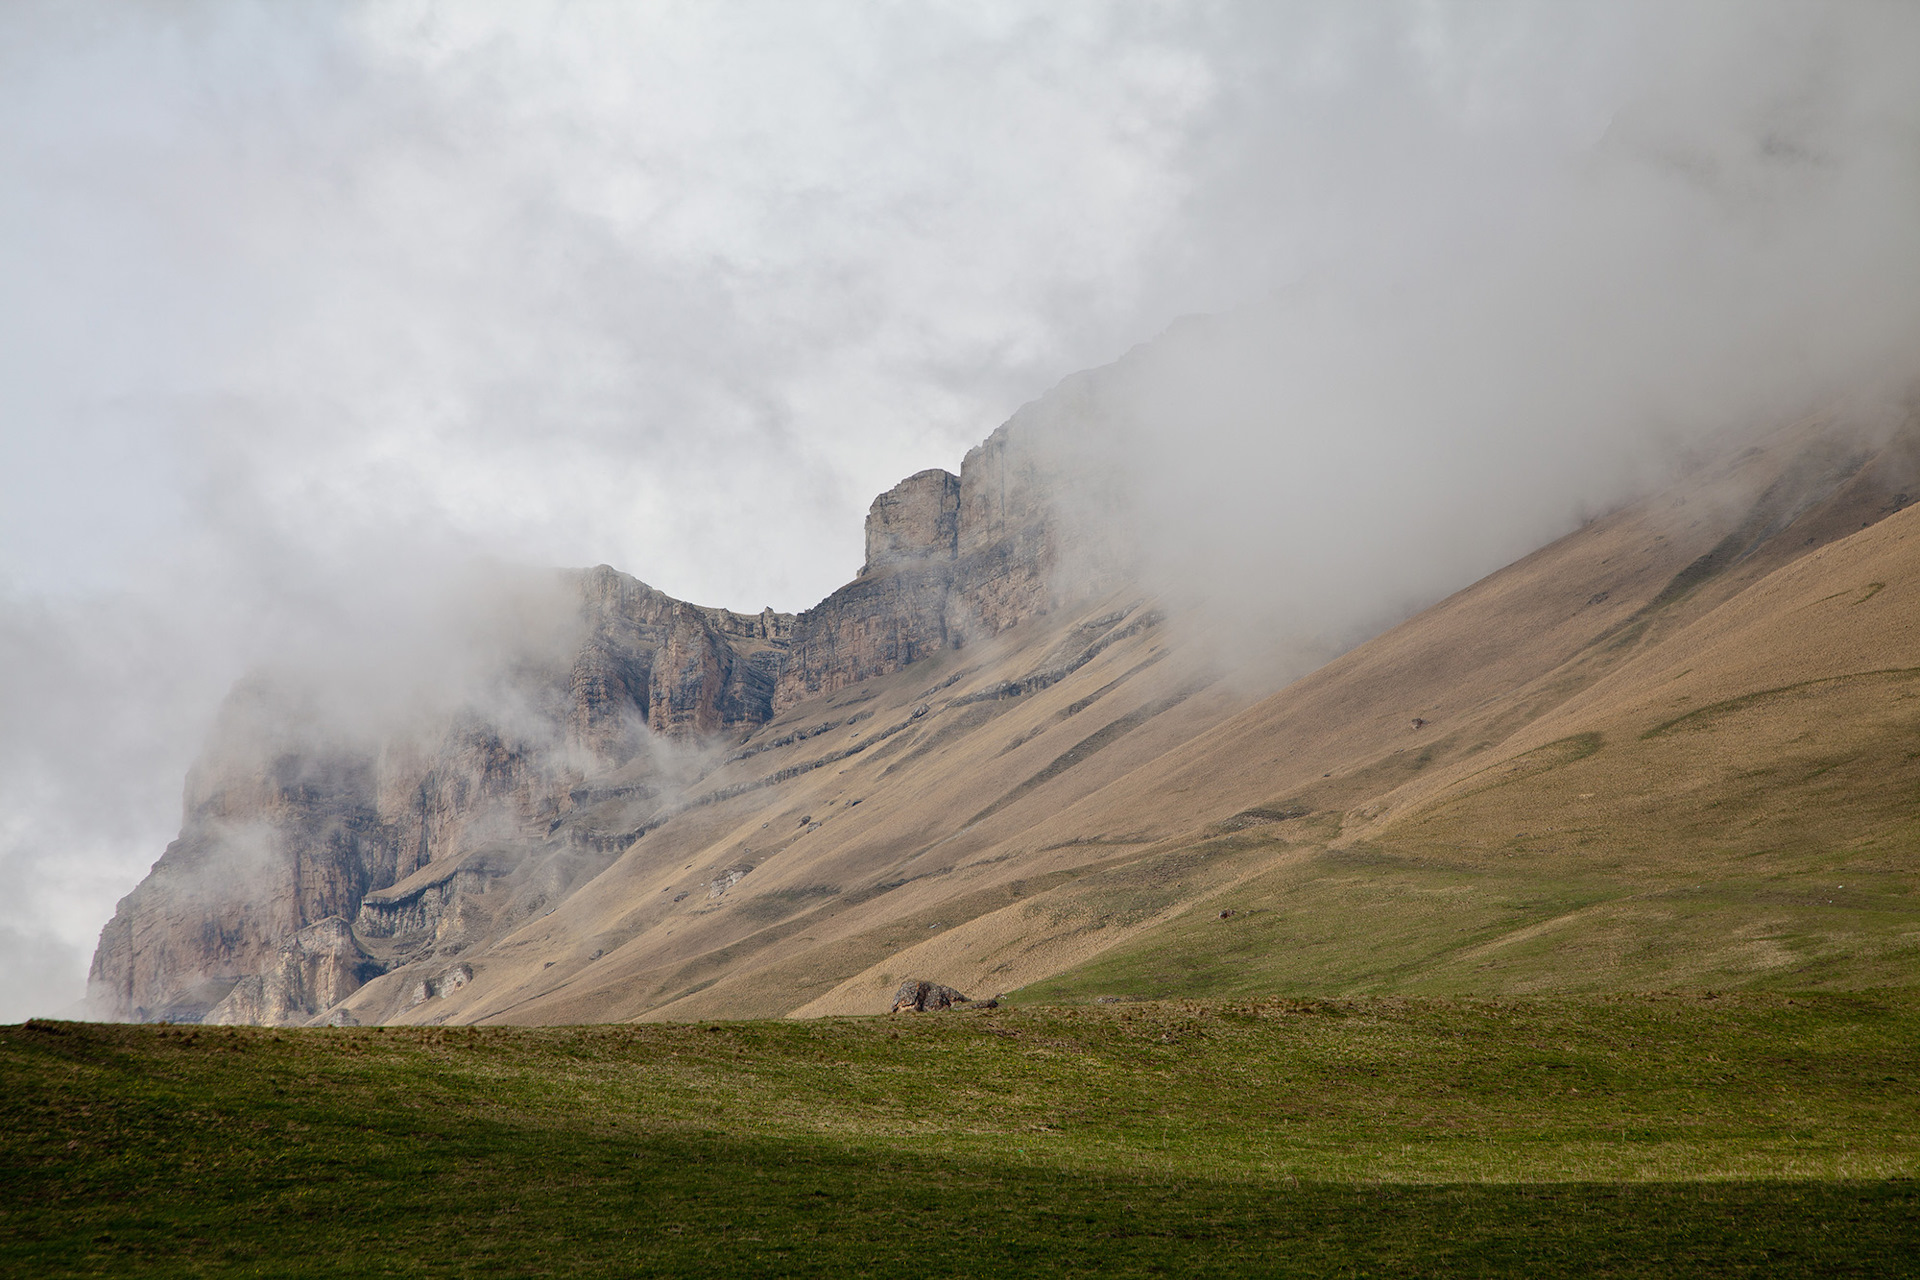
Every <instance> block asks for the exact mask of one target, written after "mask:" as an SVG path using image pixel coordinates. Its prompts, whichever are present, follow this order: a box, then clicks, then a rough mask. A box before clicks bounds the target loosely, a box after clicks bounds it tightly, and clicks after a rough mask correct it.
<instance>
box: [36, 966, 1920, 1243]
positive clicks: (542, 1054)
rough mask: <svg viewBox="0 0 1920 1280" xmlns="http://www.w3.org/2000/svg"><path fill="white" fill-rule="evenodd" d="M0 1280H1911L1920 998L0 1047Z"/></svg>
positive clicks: (410, 1032)
mask: <svg viewBox="0 0 1920 1280" xmlns="http://www.w3.org/2000/svg"><path fill="white" fill-rule="evenodd" d="M0 1133H4V1138H0V1273H3V1274H8V1275H37V1276H63V1275H214V1274H220V1275H230V1274H237V1275H275V1276H299V1275H359V1274H365V1275H409V1276H410V1275H563V1276H602V1275H605V1276H628V1275H676V1276H682V1275H721V1274H753V1275H821V1276H827V1275H902V1276H918V1275H984V1274H995V1275H1014V1274H1033V1273H1047V1274H1067V1275H1073V1274H1084V1275H1092V1274H1099V1275H1145V1274H1183V1275H1184V1274H1257V1275H1303V1276H1312V1275H1340V1276H1346V1275H1409V1274H1424V1275H1432V1274H1466V1275H1506V1274H1513V1275H1576V1274H1578V1275H1690V1276H1691V1275H1763V1274H1765V1275H1782V1274H1820V1275H1837V1274H1843V1275H1876V1276H1882V1275H1900V1274H1920V1260H1916V1259H1920V993H1915V992H1911V991H1890V992H1874V993H1866V994H1820V995H1813V996H1805V995H1798V996H1786V995H1777V994H1748V995H1738V996H1719V997H1708V996H1699V995H1693V996H1638V997H1592V998H1581V999H1566V1000H1537V1001H1505V1000H1503V1001H1452V1000H1403V999H1366V1000H1352V1001H1338V1002H1320V1001H1275V1002H1256V1003H1242V1004H1236V1005H1225V1004H1215V1005H1199V1004H1188V1003H1160V1004H1144V1003H1143V1004H1122V1005H1111V1006H1102V1007H1097V1008H1079V1009H1072V1008H1058V1009H1039V1008H1035V1009H1001V1010H996V1011H990V1012H989V1011H982V1012H964V1013H954V1014H944V1015H930V1016H926V1017H921V1018H904V1017H903V1018H893V1019H885V1018H877V1019H845V1020H831V1021H818V1022H788V1023H727V1024H718V1025H712V1026H705V1025H645V1026H604V1027H580V1028H557V1029H511V1028H483V1029H477V1030H476V1029H468V1028H459V1029H449V1028H426V1029H407V1030H401V1029H385V1030H381V1029H372V1028H367V1029H359V1028H355V1029H338V1030H327V1031H317V1030H316V1031H272V1030H254V1029H229V1028H211V1027H205V1028H202V1027H151V1026H149V1027H133V1026H99V1025H91V1024H74V1023H40V1022H35V1023H29V1024H27V1025H25V1026H22V1027H8V1028H5V1029H0Z"/></svg>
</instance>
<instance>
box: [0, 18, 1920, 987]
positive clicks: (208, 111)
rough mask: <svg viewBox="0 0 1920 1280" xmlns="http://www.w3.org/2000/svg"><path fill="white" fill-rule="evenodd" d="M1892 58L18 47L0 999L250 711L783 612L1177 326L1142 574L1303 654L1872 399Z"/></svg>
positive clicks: (1238, 31) (0, 681)
mask: <svg viewBox="0 0 1920 1280" xmlns="http://www.w3.org/2000/svg"><path fill="white" fill-rule="evenodd" d="M1916 51H1920V39H1917V38H1916V31H1915V24H1914V20H1913V19H1912V17H1911V16H1910V15H1909V14H1908V13H1907V12H1906V11H1905V10H1901V9H1895V8H1873V7H1865V6H1860V7H1841V8H1835V7H1831V6H1817V7H1816V6H1796V5H1764V4H1738V5H1709V4H1699V5H1681V6H1676V5H1671V4H1658V5H1656V4H1648V5H1640V6H1635V5H1620V4H1614V3H1609V4H1590V5H1504V6H1503V5H1474V6H1471V7H1468V6H1461V7H1457V8H1450V7H1435V6H1430V5H1405V6H1353V5H1344V4H1329V5H1322V6H1286V7H1282V6H1271V5H1263V4H1248V5H1232V4H1221V5H1207V6H1200V7H1192V8H1189V7H1170V6H1163V5H1156V4H1145V3H1142V4H1134V5H1124V4H1123V5H1109V4H1100V5H1095V4H1087V5H1044V6H1015V5H1006V6H982V5H951V6H949V5H928V6H919V7H913V8H908V7H875V6H868V5H859V6H833V5H818V6H804V7H803V6H795V5H788V4H769V5H760V6H734V7H728V8H713V7H684V8H683V7H670V6H653V7H646V8H638V7H629V6H612V5H608V6H589V5H568V6H553V7H547V6H537V5H532V4H524V3H519V4H513V5H500V6H484V5H438V4H432V3H388V4H368V5H336V4H318V3H312V4H300V3H286V4H276V5H271V6H265V5H263V6H245V7H240V6H230V5H216V4H212V3H206V4H192V3H188V4H182V5H172V6H142V7H135V6H116V5H106V4H95V5H88V4H43V5H34V4H17V5H13V6H9V7H8V9H7V10H6V12H5V13H4V14H3V15H0V121H4V124H0V275H4V276H5V278H7V279H8V280H9V282H10V284H9V288H8V290H7V293H6V302H5V304H4V306H0V423H4V426H0V585H4V595H0V643H4V644H5V646H6V653H5V655H4V656H5V659H6V661H5V662H4V664H3V665H0V760H3V761H4V762H5V765H6V769H5V777H4V779H0V874H4V875H5V877H6V883H7V884H8V885H9V886H10V887H11V888H13V890H14V892H13V893H12V894H10V895H9V898H8V902H7V905H6V906H5V907H4V908H3V909H0V930H4V943H3V944H0V965H4V971H5V974H6V976H7V983H6V985H7V986H8V987H9V988H10V989H13V990H16V991H19V992H22V993H24V994H22V995H20V996H19V1000H20V1001H21V1002H22V1003H20V1004H18V1006H17V1007H16V1008H15V1009H14V1010H12V1012H13V1013H16V1014H17V1013H19V1012H22V1011H33V1010H39V1009H43V1008H50V1007H53V1006H54V1005H56V1004H59V1003H61V1002H63V1001H64V1000H65V999H67V998H69V997H70V996H73V995H77V994H78V990H79V977H80V975H79V972H78V968H77V965H78V964H79V963H80V961H81V960H83V958H84V956H85V954H86V952H87V951H88V950H89V949H90V947H91V944H92V933H93V931H94V930H95V929H97V927H98V925H99V923H100V922H101V921H102V920H103V919H104V918H105V916H106V915H107V914H108V912H109V911H110V910H111V904H112V901H113V899H114V898H115V897H116V896H118V894H119V893H121V892H124V891H125V890H126V889H127V888H130V887H131V885H132V883H133V882H134V880H135V879H137V878H138V875H139V874H140V872H141V871H142V870H143V869H144V867H145V866H146V865H147V864H148V863H149V862H150V861H151V860H152V859H153V858H154V857H155V856H157V854H158V853H159V850H160V848H161V847H162V846H163V845H164V843H165V841H166V839H167V838H168V837H169V836H170V835H171V828H172V827H173V825H174V824H175V823H176V822H177V816H178V803H179V787H180V780H181V776H182V774H183V772H184V765H185V763H186V761H187V759H188V758H190V757H191V755H192V754H193V752H194V750H195V748H196V746H197V744H198V742H199V740H200V738H201V736H202V735H203V734H204V732H205V728H206V725H207V723H208V720H209V718H210V716H211V712H212V709H213V707H214V705H215V704H216V703H217V701H218V698H219V697H220V696H221V694H222V692H223V691H224V690H225V689H226V688H227V687H228V685H229V684H230V683H231V681H232V680H233V679H234V678H235V676H236V675H238V674H239V673H240V672H242V671H244V670H247V669H249V668H252V667H255V666H258V665H260V664H261V663H263V662H267V661H271V660H278V661H282V662H294V661H298V662H303V663H307V664H310V665H311V664H318V665H320V666H322V667H325V666H327V665H328V664H333V666H335V667H336V668H338V669H339V670H340V671H342V672H344V673H346V674H345V675H343V676H341V683H343V684H345V685H349V686H351V685H354V684H355V681H356V679H358V678H359V677H361V676H364V675H365V674H366V673H370V672H373V671H376V670H381V671H388V672H392V673H401V674H400V675H399V676H396V677H394V678H396V679H400V680H401V683H403V684H404V683H406V680H405V673H408V672H413V671H417V670H418V669H419V668H418V666H417V664H409V663H408V662H407V661H405V660H404V659H405V658H406V656H407V655H409V654H414V655H417V654H418V653H420V652H423V651H426V650H428V649H430V648H431V647H432V645H433V644H435V643H437V642H438V639H439V638H444V637H445V636H446V635H448V634H450V629H451V632H457V631H458V630H459V627H460V625H463V624H462V623H461V622H460V620H461V619H465V618H467V617H468V616H469V615H468V613H467V612H463V611H465V610H468V609H469V608H470V602H471V601H472V600H473V599H474V592H475V591H476V590H478V588H476V587H474V585H473V584H474V583H475V582H477V581H478V582H489V581H494V580H495V577H494V576H493V575H497V574H502V573H504V574H512V573H514V572H515V571H514V570H512V569H510V568H508V567H506V566H513V565H522V566H525V565H549V564H579V565H584V564H591V563H595V562H599V561H606V562H610V563H613V564H616V565H618V566H619V567H621V568H624V569H627V570H629V571H631V572H634V573H636V574H638V575H639V576H641V577H642V578H645V579H646V580H648V581H649V582H652V583H654V584H655V585H657V586H659V587H661V588H662V589H664V590H667V591H669V592H672V593H674V594H676V595H680V596H682V597H686V598H691V599H695V600H698V601H701V602H703V603H711V604H723V605H727V606H730V607H734V608H740V609H748V610H755V609H758V608H759V607H760V606H761V605H763V604H768V603H771V604H773V605H775V606H776V607H780V608H783V609H792V608H800V607H804V606H806V605H807V604H810V603H812V602H813V600H815V599H817V598H818V597H819V596H820V595H822V594H824V593H825V592H826V591H827V590H829V589H831V588H832V587H833V586H835V585H837V584H838V583H839V582H841V581H843V580H844V579H845V578H846V577H847V576H849V575H850V574H851V572H852V571H853V570H854V569H855V568H856V567H857V564H858V561H859V559H860V551H859V537H860V517H861V514H862V513H863V511H864V508H865V504H866V502H867V501H868V499H869V498H870V497H871V496H872V494H873V493H875V492H877V491H878V490H880V489H882V488H884V487H886V486H887V485H889V484H891V483H892V482H893V481H894V480H896V479H898V478H899V477H900V476H903V475H906V474H908V473H910V472H912V471H915V470H918V469H920V468H921V467H924V466H929V465H940V464H944V465H948V466H952V465H954V464H955V463H956V462H957V460H958V457H959V455H960V454H961V453H962V452H963V451H964V449H965V448H966V447H967V446H968V445H970V444H971V443H973V442H975V441H976V440H978V439H979V438H981V437H982V436H984V435H985V434H986V433H987V432H988V431H989V430H991V429H992V428H993V427H994V426H995V425H996V424H997V423H998V422H999V421H1001V420H1002V419H1004V418H1005V417H1006V416H1007V415H1008V413H1009V412H1010V411H1011V410H1012V409H1013V408H1014V407H1015V406H1016V405H1018V404H1019V403H1021V402H1022V401H1025V400H1028V399H1030V398H1032V397H1034V396H1036V395H1038V394H1040V393H1041V392H1042V391H1044V390H1045V388H1046V387H1048V386H1049V385H1050V384H1051V383H1052V382H1053V381H1055V380H1056V379H1057V378H1058V377H1060V376H1061V375H1062V374H1065V373H1067V372H1069V371H1071V370H1073V369H1076V368H1081V367H1086V366H1090V365H1095V364H1100V363H1103V362H1105V361H1108V360H1111V359H1112V358H1113V357H1114V355H1115V354H1116V353H1118V352H1120V351H1123V350H1125V349H1126V348H1127V347H1129V346H1130V345H1132V344H1133V343H1135V342H1137V341H1139V340H1141V339H1144V338H1146V337H1149V336H1150V335H1153V334H1155V333H1158V332H1159V331H1160V330H1162V329H1163V328H1164V327H1165V325H1166V323H1167V321H1168V319H1169V318H1170V317H1172V316H1174V315H1178V314H1182V313H1189V312H1197V311H1225V310H1234V311H1235V312H1236V314H1237V315H1238V316H1239V317H1240V318H1239V319H1236V320H1234V321H1233V322H1231V323H1229V324H1226V325H1218V324H1215V325H1207V324H1193V325H1189V326H1187V327H1186V328H1185V330H1183V331H1182V332H1181V333H1179V334H1176V336H1175V338H1174V340H1172V341H1170V342H1167V343H1164V344H1162V345H1161V346H1159V347H1157V348H1156V349H1155V350H1154V351H1153V352H1152V353H1149V354H1145V355H1142V356H1140V357H1138V358H1137V359H1136V360H1135V362H1134V364H1133V366H1131V367H1130V368H1131V372H1129V373H1128V375H1127V376H1128V377H1129V378H1131V379H1133V381H1131V382H1125V383H1123V384H1117V385H1126V386H1128V387H1130V388H1131V390H1130V392H1129V393H1128V394H1129V397H1130V398H1129V400H1128V403H1126V404H1117V405H1115V406H1114V409H1113V415H1114V422H1113V429H1114V430H1115V431H1121V432H1131V433H1132V434H1131V435H1130V436H1129V443H1128V446H1127V449H1126V450H1125V454H1126V456H1127V457H1128V458H1130V459H1135V460H1143V461H1144V463H1145V465H1144V467H1143V471H1144V473H1145V474H1147V475H1149V476H1150V477H1151V479H1152V481H1153V486H1154V492H1155V493H1156V494H1157V497H1158V504H1157V505H1156V506H1155V507H1154V509H1153V511H1154V516H1155V519H1156V520H1157V521H1158V523H1157V525H1156V528H1157V530H1158V532H1159V535H1160V546H1161V550H1162V558H1163V562H1164V563H1165V564H1166V565H1168V566H1171V567H1173V568H1175V569H1177V570H1179V571H1180V572H1182V574H1183V576H1186V577H1187V578H1189V579H1191V578H1192V576H1193V574H1192V571H1193V569H1194V568H1195V567H1196V566H1204V567H1205V568H1206V569H1207V575H1206V580H1208V581H1211V582H1213V583H1215V584H1217V587H1218V588H1219V589H1220V590H1226V589H1231V591H1233V592H1234V593H1237V595H1238V596H1239V597H1241V598H1244V599H1249V600H1254V601H1257V602H1259V603H1260V606H1261V608H1262V609H1264V610H1266V611H1267V613H1268V614H1269V615H1272V616H1275V617H1278V618H1280V619H1281V621H1282V622H1283V623H1284V624H1285V625H1286V626H1288V627H1291V628H1293V629H1295V630H1297V631H1298V632H1300V633H1301V634H1303V635H1310V636H1317V637H1320V638H1322V639H1327V638H1329V637H1330V638H1332V639H1333V640H1334V641H1338V640H1339V639H1341V638H1342V637H1346V636H1349V635H1351V634H1352V633H1354V632H1356V631H1357V630H1364V629H1365V628H1366V627H1367V626H1370V625H1375V624H1377V622H1378V621H1380V620H1381V619H1382V618H1384V617H1387V616H1391V615H1392V613H1393V612H1394V611H1395V610H1397V609H1403V608H1405V607H1408V606H1410V605H1412V604H1414V603H1416V602H1417V601H1419V600H1421V599H1425V598H1429V597H1431V596H1432V595H1434V594H1436V593H1438V592H1440V591H1443V590H1445V589H1447V588H1449V587H1451V586H1456V585H1459V584H1460V582H1462V581H1464V580H1466V579H1467V578H1470V577H1471V576H1473V575H1474V574H1477V573H1479V572H1483V571H1485V570H1487V569H1490V568H1493V567H1495V566H1496V565H1497V564H1499V563H1501V562H1502V561H1503V560H1504V559H1506V558H1508V557H1510V556H1511V555H1513V554H1515V553H1517V552H1518V551H1521V550H1524V549H1525V548H1526V547H1527V546H1530V545H1532V544H1533V543H1534V542H1536V541H1538V540H1539V539H1540V538H1543V537H1546V536H1550V535H1551V534H1552V533H1553V532H1556V531H1558V530H1559V529H1561V528H1564V527H1565V526H1566V524H1567V522H1568V521H1569V520H1571V519H1573V518H1574V515H1575V513H1576V512H1577V511H1578V510H1579V509H1580V508H1581V507H1582V505H1583V504H1585V505H1586V506H1588V507H1591V506H1592V505H1594V504H1604V503H1605V502H1608V501H1611V500H1614V499H1616V498H1617V497H1618V496H1619V495H1621V494H1623V493H1625V492H1628V491H1630V490H1631V489H1632V488H1633V486H1634V485H1635V484H1637V483H1639V482H1641V481H1643V480H1644V479H1645V478H1646V477H1647V476H1648V475H1649V474H1651V473H1653V472H1655V471H1657V470H1658V468H1659V467H1660V466H1661V465H1662V459H1663V458H1665V457H1668V456H1670V455H1671V454H1673V453H1674V452H1675V451H1677V450H1679V449H1681V448H1683V447H1684V446H1685V445H1686V444H1687V443H1688V442H1690V441H1692V440H1695V439H1698V438H1699V437H1700V435H1701V434H1702V433H1704V432H1708V431H1711V430H1715V429H1718V428H1721V427H1725V426H1730V425H1737V424H1739V423H1740V422H1743V421H1748V420H1761V419H1767V418H1769V417H1775V416H1778V415H1779V414H1781V413H1785V412H1789V411H1791V410H1792V409H1793V408H1795V407H1796V406H1804V405H1807V404H1811V403H1816V402H1826V401H1830V400H1831V399H1832V397H1834V396H1836V395H1838V394H1840V393H1841V392H1842V391H1845V392H1847V393H1850V394H1852V395H1853V396H1854V397H1855V398H1856V399H1857V400H1859V401H1861V402H1862V403H1863V404H1866V405H1868V406H1869V408H1863V409H1862V410H1861V411H1862V412H1863V413H1864V412H1869V411H1870V406H1873V405H1885V404H1888V403H1893V402H1894V401H1895V399H1897V395H1898V393H1899V391H1900V388H1901V386H1902V385H1903V384H1902V383H1901V381H1900V380H1901V378H1903V377H1905V376H1908V375H1909V374H1910V373H1911V369H1910V368H1909V367H1908V366H1906V365H1904V364H1902V363H1901V361H1903V360H1905V359H1907V358H1908V357H1909V356H1910V353H1911V351H1912V349H1913V346H1912V340H1913V338H1914V336H1915V330H1916V325H1915V315H1914V310H1915V302H1914V300H1915V299H1916V298H1920V289H1916V288H1915V285H1916V284H1917V283H1920V281H1916V280H1915V278H1914V276H1915V256H1914V237H1915V232H1914V228H1915V227H1916V226H1920V220H1917V219H1916V218H1915V213H1916V208H1915V194H1916V189H1915V186H1914V172H1913V157H1914V156H1915V154H1916V148H1915V139H1916V120H1917V119H1920V113H1917V112H1916V104H1915V100H1914V90H1913V88H1912V86H1911V84H1910V81H1911V79H1912V77H1911V76H1910V74H1909V71H1910V68H1911V67H1912V66H1913V65H1914V63H1915V53H1916ZM1203 512H1204V513H1207V516H1208V518H1205V519H1200V518H1197V515H1198V513H1203ZM1436 529H1444V530H1446V531H1447V536H1445V537H1436V536H1434V535H1433V531H1434V530H1436ZM476 564H480V565H491V566H493V568H483V569H475V568H473V567H472V566H474V565H476ZM1355 582H1365V583H1366V584H1367V590H1365V591H1361V592H1355V591H1354V590H1352V589H1351V588H1352V584H1353V583H1355ZM463 602H466V603H463ZM365 688H366V689H367V690H368V691H369V692H367V697H368V699H369V700H370V701H373V702H378V701H379V700H380V698H381V697H384V696H385V694H384V692H383V691H384V690H387V689H388V688H390V686H384V685H372V684H369V685H366V686H365ZM62 975H64V976H62ZM3 1016H10V1015H9V1013H8V1011H6V1010H0V1017H3Z"/></svg>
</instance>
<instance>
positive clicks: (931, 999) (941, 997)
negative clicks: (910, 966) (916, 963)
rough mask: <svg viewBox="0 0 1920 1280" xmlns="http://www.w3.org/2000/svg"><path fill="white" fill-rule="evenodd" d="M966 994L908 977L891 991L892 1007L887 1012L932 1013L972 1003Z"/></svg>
mask: <svg viewBox="0 0 1920 1280" xmlns="http://www.w3.org/2000/svg"><path fill="white" fill-rule="evenodd" d="M972 1003H973V1002H972V1001H971V1000H970V999H968V998H967V997H966V996H963V995H961V994H960V993H959V992H958V991H955V990H954V989H953V988H952V987H946V986H942V985H941V984H939V983H938V982H924V981H922V980H920V979H918V978H908V979H907V980H906V981H905V982H903V983H901V984H900V989H899V990H898V991H896V992H894V993H893V1008H891V1009H889V1010H888V1011H887V1012H889V1013H932V1012H936V1011H938V1010H941V1009H951V1008H953V1006H955V1005H957V1004H972Z"/></svg>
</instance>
